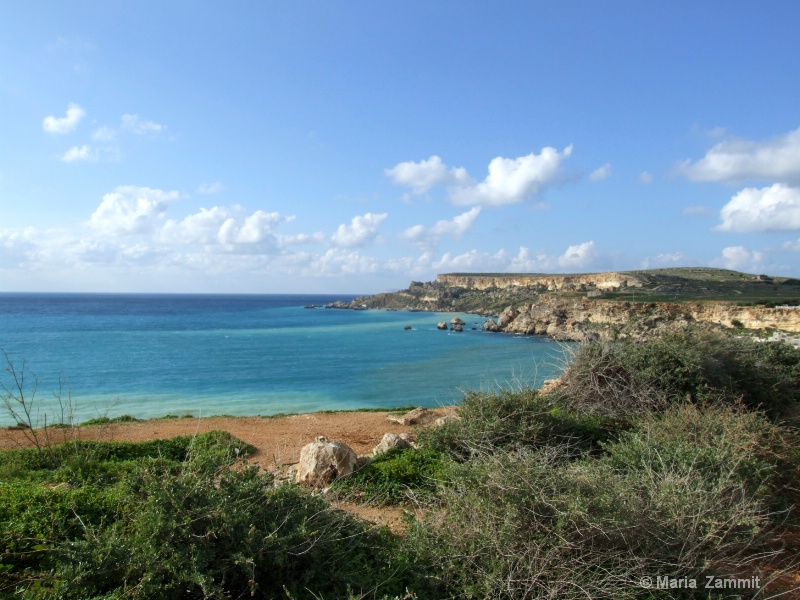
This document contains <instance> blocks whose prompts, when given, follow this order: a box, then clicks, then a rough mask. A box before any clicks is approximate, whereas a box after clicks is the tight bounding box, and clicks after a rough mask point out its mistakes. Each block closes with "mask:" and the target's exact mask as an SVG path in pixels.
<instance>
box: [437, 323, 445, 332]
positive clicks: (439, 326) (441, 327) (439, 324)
mask: <svg viewBox="0 0 800 600" xmlns="http://www.w3.org/2000/svg"><path fill="white" fill-rule="evenodd" d="M436 329H444V330H445V331H446V330H447V322H446V321H439V322H438V323H437V324H436Z"/></svg>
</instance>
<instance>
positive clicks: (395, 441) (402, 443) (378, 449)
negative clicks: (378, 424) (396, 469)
mask: <svg viewBox="0 0 800 600" xmlns="http://www.w3.org/2000/svg"><path fill="white" fill-rule="evenodd" d="M411 447H412V445H411V436H409V435H408V434H407V433H401V434H400V435H398V434H396V433H384V434H383V438H382V439H381V441H380V443H379V444H378V445H377V446H375V447H374V448H373V449H372V455H373V456H377V455H378V454H383V453H384V452H388V451H389V450H391V449H392V448H411Z"/></svg>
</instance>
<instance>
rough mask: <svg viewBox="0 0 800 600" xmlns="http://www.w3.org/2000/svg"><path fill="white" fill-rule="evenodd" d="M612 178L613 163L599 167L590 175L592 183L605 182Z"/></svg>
mask: <svg viewBox="0 0 800 600" xmlns="http://www.w3.org/2000/svg"><path fill="white" fill-rule="evenodd" d="M609 177H611V163H606V164H604V165H603V166H602V167H598V168H597V169H595V170H594V171H592V173H591V174H590V175H589V179H590V180H592V181H603V179H608V178H609Z"/></svg>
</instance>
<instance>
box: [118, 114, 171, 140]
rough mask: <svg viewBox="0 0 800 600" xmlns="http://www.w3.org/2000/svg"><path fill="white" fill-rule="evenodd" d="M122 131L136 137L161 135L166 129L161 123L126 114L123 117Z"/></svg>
mask: <svg viewBox="0 0 800 600" xmlns="http://www.w3.org/2000/svg"><path fill="white" fill-rule="evenodd" d="M122 129H124V130H125V131H128V132H130V133H133V134H136V135H144V134H147V133H161V132H162V131H163V130H164V129H165V127H164V126H163V125H161V124H160V123H156V122H154V121H148V120H147V119H143V118H142V117H140V116H139V115H135V114H133V115H132V114H124V115H122Z"/></svg>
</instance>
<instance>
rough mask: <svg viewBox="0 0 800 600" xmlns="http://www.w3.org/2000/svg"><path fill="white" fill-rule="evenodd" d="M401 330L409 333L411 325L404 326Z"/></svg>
mask: <svg viewBox="0 0 800 600" xmlns="http://www.w3.org/2000/svg"><path fill="white" fill-rule="evenodd" d="M403 329H405V330H406V331H411V325H406V326H405V327H403Z"/></svg>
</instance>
